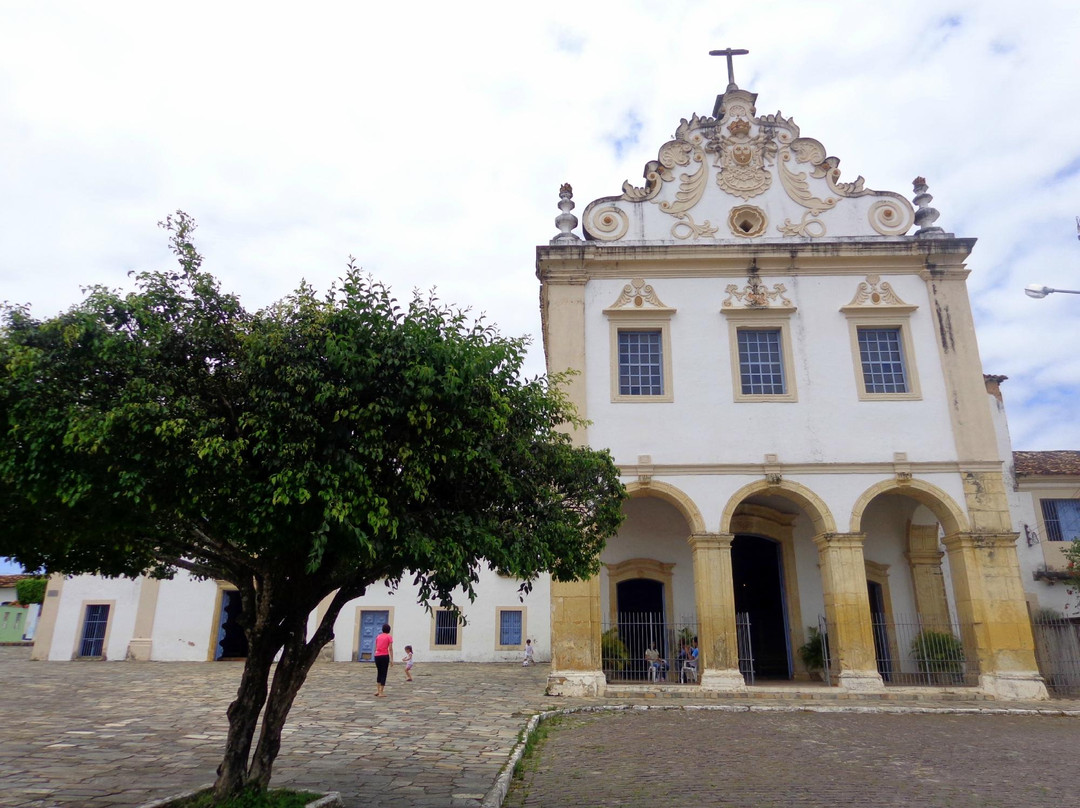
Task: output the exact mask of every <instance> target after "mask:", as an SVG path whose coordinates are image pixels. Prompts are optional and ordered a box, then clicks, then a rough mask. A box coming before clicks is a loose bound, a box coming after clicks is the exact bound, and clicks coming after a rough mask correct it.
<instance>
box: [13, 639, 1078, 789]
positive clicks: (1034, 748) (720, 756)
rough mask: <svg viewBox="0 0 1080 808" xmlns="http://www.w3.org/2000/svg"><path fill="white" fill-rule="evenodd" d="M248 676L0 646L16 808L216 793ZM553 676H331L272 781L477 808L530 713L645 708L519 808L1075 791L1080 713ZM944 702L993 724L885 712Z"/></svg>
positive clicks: (604, 727) (324, 671)
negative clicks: (587, 682) (653, 688)
mask: <svg viewBox="0 0 1080 808" xmlns="http://www.w3.org/2000/svg"><path fill="white" fill-rule="evenodd" d="M240 670H241V669H240V665H239V664H238V663H175V662H174V663H153V662H149V663H147V662H142V663H133V662H107V663H103V662H69V663H58V662H30V661H29V650H28V649H26V648H10V647H8V648H0V687H2V688H3V693H4V698H3V700H2V702H0V726H2V727H3V732H2V733H0V806H3V808H52V807H53V806H62V807H63V808H71V807H73V806H88V808H111V807H112V806H135V805H139V804H141V803H143V802H145V801H147V800H150V799H155V798H159V797H163V796H168V795H170V794H175V793H178V792H180V791H184V790H187V789H190V788H196V787H198V786H201V785H205V784H208V783H210V782H212V780H213V777H214V768H215V767H216V766H217V763H218V761H219V760H220V757H221V750H222V746H223V743H224V739H225V730H226V720H225V709H226V707H227V706H228V703H229V701H230V700H231V698H232V697H233V696H234V694H235V688H236V684H237V682H238V679H239V675H240ZM547 672H548V671H547V667H546V666H544V665H537V666H536V667H533V668H529V669H523V668H521V667H520V666H519V665H516V664H507V665H473V664H460V663H459V664H441V665H434V664H432V665H426V664H421V665H418V666H417V669H416V671H415V673H416V680H417V681H416V682H415V683H414V684H411V685H407V684H405V683H404V681H403V679H404V674H403V670H402V668H401V667H400V666H395V667H394V668H393V669H392V670H391V672H390V680H389V684H388V687H387V692H388V698H385V699H376V698H375V697H374V691H375V688H374V670H373V668H372V666H370V665H360V664H355V665H350V664H345V663H338V664H329V665H318V666H316V667H315V669H314V670H313V671H312V674H311V676H310V677H309V680H308V682H307V684H306V685H305V686H304V688H303V689H302V690H301V693H300V696H299V697H298V699H297V702H296V705H295V706H294V708H293V710H292V712H291V714H290V716H289V722H288V725H287V726H286V730H285V736H284V738H283V743H282V751H281V755H280V756H279V757H278V759H277V763H276V765H275V769H274V778H273V782H274V784H275V785H277V786H292V787H298V788H314V789H319V790H333V791H340V792H341V793H342V796H343V798H344V801H345V805H346V806H348V808H378V807H379V806H403V807H404V808H428V807H433V806H439V807H440V808H453V807H454V806H480V805H481V804H482V803H483V802H484V797H485V795H489V796H495V795H496V794H497V792H496V791H495V790H494V785H495V783H496V780H497V778H498V777H499V774H500V772H501V770H502V769H503V768H504V766H505V765H506V763H507V761H508V759H509V757H510V755H511V753H512V751H513V750H514V748H515V746H516V745H517V742H518V738H519V735H520V733H521V731H522V730H523V728H524V727H525V726H526V723H527V722H528V720H529V718H530V717H531V716H533V715H534V714H536V713H537V712H540V711H550V710H560V709H565V708H570V709H576V708H602V707H608V706H611V707H627V706H628V705H630V706H631V708H630V709H629V710H625V711H623V712H621V713H616V714H614V715H612V716H606V717H600V718H585V719H581V718H578V717H573V718H570V719H567V722H568V723H567V724H566V725H565V726H564V727H558V728H556V729H555V730H554V732H553V734H552V738H553V739H554V740H553V741H552V742H549V743H548V744H547V745H546V746H545V748H544V750H543V753H542V756H541V757H540V758H538V760H539V761H540V765H539V767H538V768H537V770H536V771H534V772H533V773H532V774H531V775H530V777H532V779H531V780H529V781H528V782H527V786H528V794H527V795H526V794H523V792H522V791H521V790H518V791H516V792H512V794H511V799H510V802H509V803H508V804H510V805H515V806H535V805H541V806H561V805H567V806H594V805H596V806H600V805H605V806H606V805H649V806H653V805H657V804H667V805H695V806H707V805H747V806H749V805H754V806H759V805H760V806H766V805H799V806H804V805H826V804H828V805H836V804H851V802H852V800H853V799H854V798H855V796H856V795H857V794H862V793H863V792H864V791H868V793H873V794H877V796H876V797H875V798H874V799H875V800H876V801H877V802H878V804H883V805H900V804H905V805H928V806H938V805H957V806H960V805H964V806H967V805H999V804H1001V805H1004V804H1010V805H1018V806H1019V805H1025V806H1026V805H1064V804H1068V803H1069V802H1070V801H1071V800H1072V797H1073V794H1072V792H1071V791H1070V790H1069V788H1070V787H1069V780H1068V776H1067V775H1068V774H1069V770H1068V768H1067V766H1062V767H1060V768H1059V769H1058V770H1055V769H1054V768H1053V765H1054V763H1055V762H1056V761H1062V760H1067V759H1068V755H1069V754H1070V750H1073V749H1076V748H1080V705H1078V704H1077V703H1075V702H1051V703H1043V704H1040V705H1010V706H1009V710H1010V711H1013V712H1017V711H1023V710H1029V711H1034V710H1041V711H1042V712H1043V714H1041V715H1039V714H1033V715H1004V714H999V715H994V714H990V713H992V712H993V711H999V712H1002V710H1001V708H1002V707H1003V706H1004V705H1002V704H1001V703H994V702H985V701H983V702H973V701H972V702H964V701H952V702H948V703H944V702H941V703H936V704H935V703H934V702H927V701H920V702H918V703H911V702H905V703H904V704H899V705H898V704H897V703H896V702H895V701H881V700H873V699H845V700H838V699H835V698H832V699H826V700H815V701H812V702H808V701H806V700H805V699H800V698H798V696H797V694H795V693H792V694H791V695H790V696H785V697H782V698H777V697H776V695H775V694H772V696H771V697H769V698H750V699H741V700H738V701H734V700H727V699H715V698H713V699H708V700H703V699H694V698H691V699H679V698H677V697H673V696H672V694H666V695H667V697H666V698H664V697H661V698H649V697H648V696H646V695H643V694H639V695H637V696H630V697H626V698H622V699H609V700H600V699H553V698H549V697H547V696H544V695H543V688H544V683H545V680H546V677H547ZM803 695H804V696H805V694H803ZM634 702H636V703H637V704H638V706H639V707H640V706H644V705H650V706H652V707H678V708H681V709H649V710H640V709H634V708H633V707H632V705H633V703H634ZM717 707H719V708H721V710H712V709H706V708H717ZM937 708H945V709H950V710H972V711H975V710H982V711H983V712H982V713H981V714H979V715H955V714H920V715H911V714H888V713H882V712H881V711H883V710H884V711H893V712H894V713H906V712H910V711H911V710H933V709H937ZM807 710H817V711H819V712H807ZM837 710H844V711H845V712H844V713H843V714H837V713H836V712H835V711H837ZM988 710H989V711H990V712H987V711H988ZM732 711H741V712H732ZM852 711H856V713H857V714H851V713H852ZM857 711H868V712H862V713H858V712H857ZM1063 712H1066V713H1072V716H1071V717H1064V716H1062V715H1060V714H1061V713H1063ZM575 722H579V723H575ZM605 733H606V734H605ZM547 755H554V756H555V757H551V758H549V757H544V756H547ZM1047 761H1050V762H1049V763H1048V762H1047ZM733 777H734V778H736V779H735V780H733V779H732V778H733ZM980 782H985V783H986V784H987V788H986V789H984V791H983V792H979V793H980V794H983V797H980V799H983V801H982V802H977V801H975V802H973V801H968V800H966V798H965V797H964V795H965V794H968V793H969V792H967V791H964V790H963V789H964V788H965V787H967V785H968V784H970V783H974V784H976V785H977V784H978V783H980ZM733 784H734V785H733ZM811 786H813V788H811ZM953 786H955V788H953ZM948 788H953V790H952V791H949V790H948ZM740 789H741V790H740ZM875 789H876V790H875ZM913 789H914V790H913ZM934 789H937V790H936V791H935V790H934ZM920 794H923V795H929V796H926V797H925V799H923V798H921V797H919V795H920ZM658 795H660V796H658ZM902 795H904V796H905V799H906V801H901V800H900V796H902ZM933 795H937V796H933ZM1002 795H1004V796H1002ZM931 796H933V799H938V798H939V797H940V799H943V800H947V799H954V801H953V802H948V801H944V802H942V801H940V800H939V801H938V802H934V801H932V799H931ZM1006 798H1008V799H1010V800H1011V802H1003V800H1005V799H1006ZM920 799H923V801H921V802H920ZM515 800H516V802H515ZM912 800H913V801H912ZM995 800H997V801H995ZM490 805H491V802H490V801H489V802H488V803H487V805H485V808H488V806H490Z"/></svg>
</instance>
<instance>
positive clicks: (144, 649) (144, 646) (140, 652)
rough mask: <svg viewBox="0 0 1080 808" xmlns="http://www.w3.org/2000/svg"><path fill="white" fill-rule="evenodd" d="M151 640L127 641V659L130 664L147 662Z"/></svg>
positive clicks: (151, 644)
mask: <svg viewBox="0 0 1080 808" xmlns="http://www.w3.org/2000/svg"><path fill="white" fill-rule="evenodd" d="M153 643H154V641H153V640H129V641H128V647H127V659H129V660H130V661H132V662H149V661H150V650H151V647H152V646H153Z"/></svg>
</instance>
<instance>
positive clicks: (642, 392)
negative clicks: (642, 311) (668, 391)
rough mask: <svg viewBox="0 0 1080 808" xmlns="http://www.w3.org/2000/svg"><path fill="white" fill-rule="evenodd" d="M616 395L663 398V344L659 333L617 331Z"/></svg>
mask: <svg viewBox="0 0 1080 808" xmlns="http://www.w3.org/2000/svg"><path fill="white" fill-rule="evenodd" d="M618 346H619V395H621V396H662V395H663V394H664V344H663V337H662V334H661V333H660V332H659V331H619V340H618Z"/></svg>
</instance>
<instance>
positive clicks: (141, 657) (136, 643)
mask: <svg viewBox="0 0 1080 808" xmlns="http://www.w3.org/2000/svg"><path fill="white" fill-rule="evenodd" d="M160 590H161V581H160V580H159V579H157V578H149V577H146V576H143V578H142V579H141V580H140V582H139V603H138V606H136V607H135V609H136V610H135V628H134V630H133V631H132V633H131V639H130V640H129V641H128V649H127V658H128V659H130V660H132V661H133V662H149V661H150V655H151V652H152V651H153V643H154V640H153V637H154V617H155V615H156V614H157V601H158V592H159V591H160Z"/></svg>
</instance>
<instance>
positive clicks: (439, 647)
mask: <svg viewBox="0 0 1080 808" xmlns="http://www.w3.org/2000/svg"><path fill="white" fill-rule="evenodd" d="M439 614H453V612H451V611H450V610H449V609H441V608H439V607H433V608H432V610H431V637H430V640H429V647H430V649H431V650H432V651H460V650H461V634H462V628H463V623H462V621H461V616H460V615H459V616H458V620H457V630H456V631H455V633H454V637H455V640H456V641H455V642H454V643H452V644H450V643H438V644H436V642H435V639H436V636H437V631H436V629H437V627H438V615H439Z"/></svg>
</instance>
